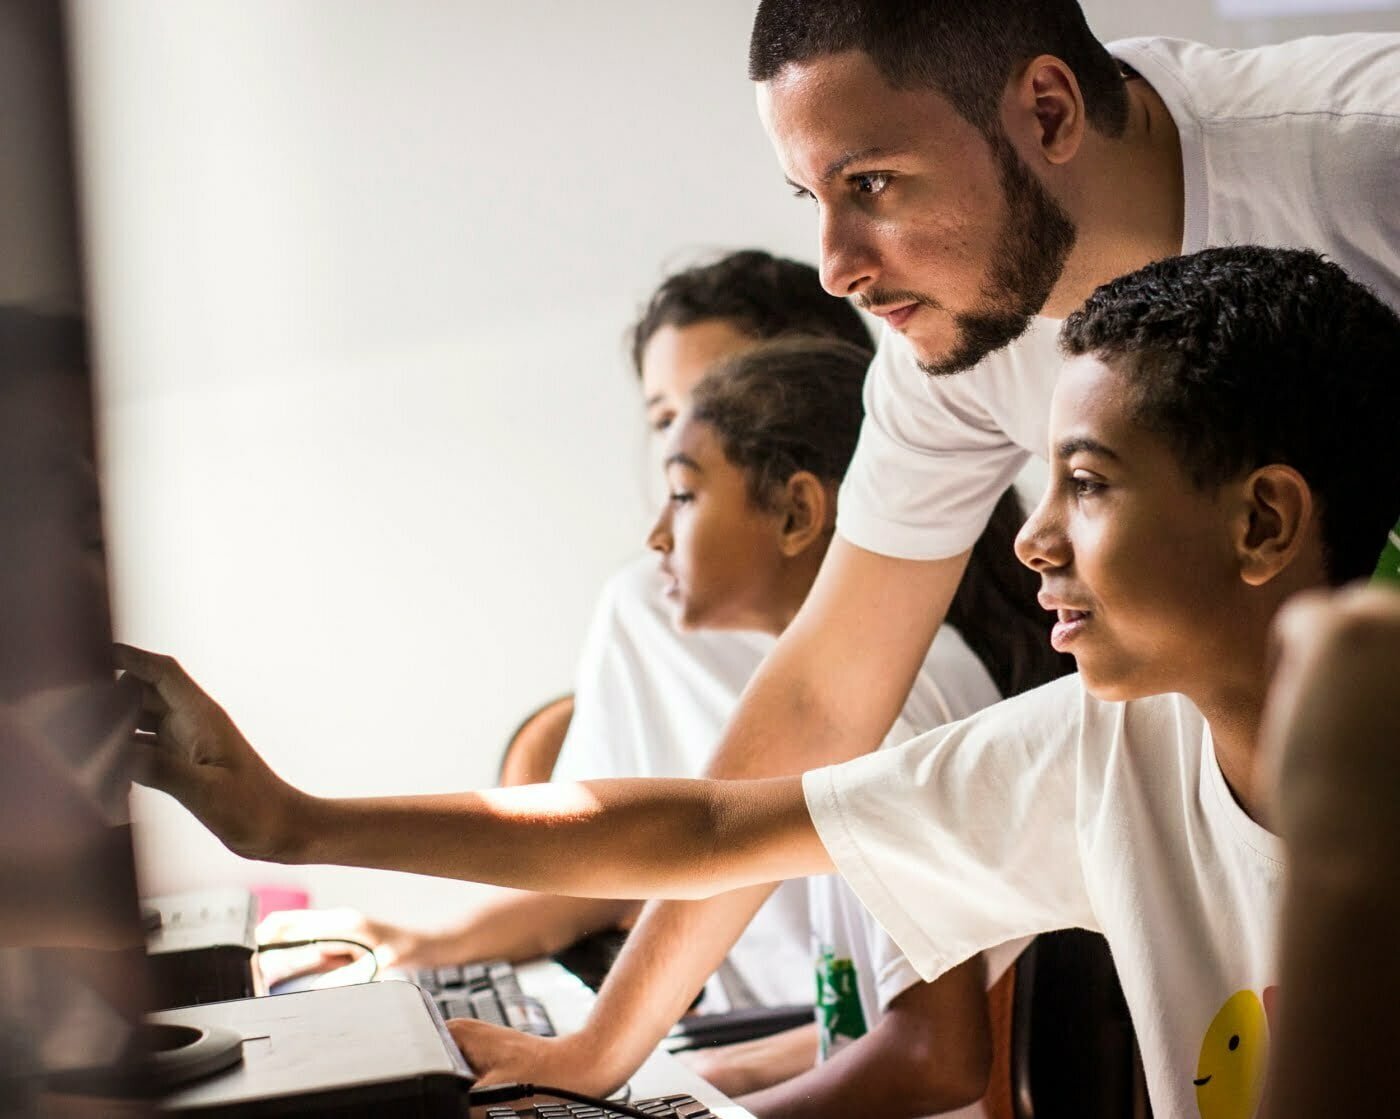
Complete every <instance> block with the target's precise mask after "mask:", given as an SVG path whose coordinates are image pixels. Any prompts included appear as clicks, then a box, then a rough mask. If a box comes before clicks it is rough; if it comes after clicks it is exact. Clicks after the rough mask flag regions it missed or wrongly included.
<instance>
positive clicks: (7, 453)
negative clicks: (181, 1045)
mask: <svg viewBox="0 0 1400 1119" xmlns="http://www.w3.org/2000/svg"><path fill="white" fill-rule="evenodd" d="M68 90H69V81H68V67H67V55H66V42H65V26H64V16H63V8H62V5H61V4H60V3H58V2H56V0H0V104H4V105H5V112H4V114H0V631H2V632H3V634H4V636H3V639H0V1113H3V1114H6V1115H10V1114H15V1115H28V1114H40V1113H53V1112H56V1111H62V1112H64V1113H76V1114H106V1115H116V1114H119V1115H137V1114H142V1113H143V1112H144V1111H146V1110H148V1109H149V1108H148V1106H147V1105H146V1104H144V1103H143V1102H142V1095H143V1092H142V1088H143V1086H142V1084H141V1082H140V1080H141V1078H140V1075H139V1074H138V1069H140V1068H144V1067H145V1066H146V1062H145V1061H143V1060H142V1059H141V1054H140V1052H139V1049H140V1045H139V1042H138V1038H139V1037H140V1034H139V1032H138V1030H137V1025H138V1023H139V1022H140V1020H141V1016H142V1014H143V1013H144V1012H145V1010H146V1009H147V1005H148V999H147V996H146V991H147V986H146V976H145V967H144V963H145V958H144V952H143V947H142V946H143V931H142V925H141V918H140V910H139V906H138V902H137V893H136V876H135V869H134V863H133V858H132V846H131V833H130V826H129V821H128V818H127V793H128V789H129V779H130V774H129V772H128V768H127V758H128V748H127V739H128V736H129V731H130V727H131V720H132V717H133V714H134V712H133V702H132V696H131V694H129V693H127V692H125V691H124V690H123V689H121V688H120V687H119V686H118V685H117V683H116V682H115V678H114V674H113V671H112V662H111V648H110V634H111V627H110V620H109V613H108V595H107V584H106V573H105V563H104V556H103V546H102V518H101V501H100V495H99V487H98V482H97V470H96V461H97V460H96V453H95V446H94V434H93V421H92V401H91V365H92V363H91V361H90V358H89V347H88V341H87V336H86V317H85V311H84V305H85V300H84V294H83V283H82V266H81V253H80V237H79V232H78V231H79V221H78V216H77V215H78V209H77V205H76V191H75V186H74V183H75V174H74V168H73V159H72V154H71V153H72V128H71V124H70V112H69V92H68ZM59 1097H63V1100H62V1101H60V1099H59ZM104 1097H105V1099H104Z"/></svg>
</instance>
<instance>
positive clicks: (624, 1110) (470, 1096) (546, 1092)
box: [467, 1084, 657, 1119]
mask: <svg viewBox="0 0 1400 1119" xmlns="http://www.w3.org/2000/svg"><path fill="white" fill-rule="evenodd" d="M529 1096H553V1097H554V1098H555V1099H557V1100H568V1101H570V1102H571V1103H581V1104H586V1105H587V1106H589V1107H597V1108H601V1109H602V1110H603V1111H604V1112H605V1113H608V1114H611V1115H626V1116H630V1117H632V1119H657V1117H656V1114H655V1112H652V1113H650V1114H648V1113H647V1112H645V1111H638V1110H637V1109H636V1108H635V1107H631V1106H629V1105H627V1104H625V1103H617V1102H615V1101H613V1100H602V1099H599V1098H598V1097H597V1096H585V1095H584V1094H583V1093H582V1092H571V1091H569V1089H567V1088H551V1087H550V1086H549V1085H547V1084H495V1085H492V1086H491V1087H489V1088H472V1089H470V1090H469V1091H468V1092H467V1102H468V1103H470V1104H471V1105H472V1106H473V1107H485V1106H487V1105H488V1104H493V1103H513V1102H515V1101H516V1100H523V1099H525V1098H527V1097H529Z"/></svg>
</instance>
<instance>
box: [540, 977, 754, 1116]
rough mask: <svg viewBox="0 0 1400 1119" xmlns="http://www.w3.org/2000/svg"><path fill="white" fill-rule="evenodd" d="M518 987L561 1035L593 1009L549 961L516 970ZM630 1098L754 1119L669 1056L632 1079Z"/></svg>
mask: <svg viewBox="0 0 1400 1119" xmlns="http://www.w3.org/2000/svg"><path fill="white" fill-rule="evenodd" d="M516 972H517V974H518V975H519V976H520V986H521V988H522V989H523V990H524V991H525V993H526V994H528V995H533V996H534V997H535V998H537V999H539V1000H540V1001H541V1002H543V1003H544V1004H545V1006H546V1007H548V1009H549V1016H550V1018H551V1019H552V1020H553V1022H554V1025H555V1027H556V1028H557V1029H558V1030H559V1031H560V1032H561V1033H571V1032H573V1031H574V1030H576V1029H578V1028H579V1027H580V1026H582V1025H583V1023H584V1020H585V1019H586V1018H587V1017H588V1011H589V1009H590V1008H591V1007H592V1005H593V992H592V991H590V990H589V989H588V988H587V987H585V986H584V985H583V983H582V982H581V981H580V980H579V979H578V978H577V977H576V976H575V975H574V974H573V973H572V972H569V971H566V970H565V969H564V968H562V967H560V966H559V965H558V964H556V963H554V962H553V961H552V960H537V961H535V962H534V963H528V964H520V965H518V966H517V968H516ZM631 1083H632V1095H633V1096H634V1097H636V1098H639V1099H645V1098H646V1097H648V1096H666V1095H672V1094H674V1093H677V1092H688V1093H689V1094H690V1095H692V1096H694V1097H695V1098H696V1099H697V1100H699V1101H700V1102H701V1103H703V1104H704V1105H705V1106H706V1107H708V1108H709V1109H710V1110H711V1111H713V1112H714V1113H715V1114H716V1115H717V1116H719V1117H720V1119H753V1117H752V1116H751V1115H750V1114H749V1112H747V1111H745V1110H744V1109H743V1108H742V1107H740V1106H739V1105H738V1104H736V1103H735V1102H734V1101H733V1100H731V1099H729V1098H728V1097H727V1096H724V1095H722V1094H720V1092H719V1091H718V1090H717V1089H715V1088H714V1087H712V1086H711V1085H710V1084H709V1083H708V1082H707V1081H705V1080H702V1079H701V1078H700V1077H699V1076H697V1075H696V1074H695V1073H693V1072H691V1071H690V1069H689V1068H687V1067H686V1066H685V1065H683V1064H682V1063H681V1062H680V1061H678V1060H676V1058H675V1057H673V1056H671V1054H669V1053H667V1052H665V1051H663V1050H657V1051H656V1052H654V1053H653V1054H652V1055H651V1056H650V1057H648V1058H647V1060H646V1063H645V1064H644V1065H642V1067H641V1068H640V1069H638V1070H637V1072H636V1073H635V1074H634V1075H633V1077H632V1081H631Z"/></svg>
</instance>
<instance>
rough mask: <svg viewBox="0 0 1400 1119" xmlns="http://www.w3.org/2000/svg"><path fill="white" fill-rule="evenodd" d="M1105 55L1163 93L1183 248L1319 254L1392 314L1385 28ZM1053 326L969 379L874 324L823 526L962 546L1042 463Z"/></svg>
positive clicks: (1393, 205) (1157, 45)
mask: <svg viewBox="0 0 1400 1119" xmlns="http://www.w3.org/2000/svg"><path fill="white" fill-rule="evenodd" d="M1108 50H1109V51H1110V53H1112V54H1113V56H1114V57H1115V58H1118V59H1120V60H1121V61H1123V62H1125V63H1127V64H1128V65H1129V66H1131V67H1132V68H1133V69H1134V70H1136V71H1137V72H1138V73H1139V74H1141V75H1142V77H1143V78H1145V79H1146V80H1147V81H1148V83H1150V84H1151V86H1152V87H1153V89H1155V90H1156V91H1157V93H1158V94H1159V95H1160V96H1161V98H1162V100H1163V102H1164V103H1165V104H1166V107H1167V109H1168V111H1169V112H1170V113H1171V115H1172V118H1173V120H1174V121H1175V122H1176V125H1177V129H1178V131H1179V134H1180V137H1181V153H1182V170H1183V173H1184V179H1185V188H1186V197H1185V230H1184V235H1183V238H1182V248H1181V251H1182V252H1183V253H1191V252H1196V251H1198V250H1200V249H1203V248H1207V247H1209V246H1215V245H1245V244H1257V245H1267V246H1274V247H1291V248H1309V249H1314V250H1317V251H1319V252H1322V253H1325V254H1326V255H1327V256H1328V257H1330V258H1331V259H1332V260H1334V261H1335V262H1336V263H1337V264H1339V265H1341V266H1342V267H1343V268H1345V269H1346V270H1347V272H1349V273H1350V274H1351V275H1352V276H1353V277H1355V278H1356V279H1358V280H1361V281H1362V282H1364V283H1365V284H1367V285H1368V286H1370V287H1371V289H1372V290H1373V291H1375V293H1376V294H1377V295H1378V296H1379V297H1380V298H1381V299H1383V300H1384V301H1385V302H1387V303H1388V304H1390V305H1391V306H1392V307H1396V308H1400V191H1397V189H1396V176H1397V167H1398V165H1400V161H1398V160H1397V155H1396V153H1397V152H1400V77H1397V75H1400V35H1394V34H1355V35H1338V36H1330V37H1314V38H1307V39H1298V40H1295V41H1293V42H1288V43H1282V44H1279V45H1277V46H1269V47H1260V48H1257V49H1253V50H1217V49H1214V48H1211V47H1205V46H1201V45H1200V44H1198V43H1190V42H1186V41H1183V40H1179V39H1128V40H1123V41H1121V42H1116V43H1110V44H1109V45H1108ZM1060 325H1061V324H1060V321H1059V320H1056V319H1036V320H1034V322H1033V325H1032V327H1031V329H1030V330H1029V331H1028V332H1027V333H1026V334H1025V335H1023V336H1022V337H1021V338H1020V339H1019V340H1018V341H1016V342H1014V343H1012V344H1011V345H1010V346H1008V347H1006V348H1005V349H1003V350H1000V351H998V352H997V353H995V354H992V355H990V356H989V357H987V358H986V359H985V360H983V361H982V362H981V363H980V364H979V365H977V366H976V367H975V368H973V369H970V370H968V371H967V372H965V373H960V374H956V375H954V376H950V377H939V378H932V377H929V376H927V375H926V374H925V373H924V372H923V371H922V370H920V369H919V367H918V364H917V361H916V359H915V357H914V355H913V352H912V350H911V349H910V347H909V345H908V343H907V342H906V340H905V339H904V338H903V337H901V336H900V335H897V334H895V333H893V332H892V331H889V330H888V329H887V330H885V332H884V333H883V335H882V337H881V340H880V348H879V350H878V352H877V353H876V355H875V358H874V361H873V363H872V364H871V367H870V374H869V376H868V377H867V379H866V387H865V408H866V417H865V422H864V425H863V426H862V428H861V437H860V444H859V446H858V447H857V450H856V454H855V458H854V460H853V462H852V463H851V467H850V469H849V470H848V471H847V473H846V478H845V482H844V484H843V485H842V488H841V500H840V505H839V508H838V513H837V530H838V531H839V532H840V533H841V535H842V536H843V537H845V538H846V539H847V540H849V541H850V542H851V543H853V544H856V545H859V546H860V547H862V548H865V549H867V550H868V551H873V552H877V553H879V554H881V555H887V556H895V557H898V558H902V559H937V558H941V557H944V556H950V555H956V554H958V553H960V552H962V551H964V550H966V549H967V548H969V547H971V546H972V544H973V542H974V541H975V540H976V539H977V537H978V535H979V534H980V533H981V531H982V527H983V525H984V524H985V523H986V520H987V517H988V516H989V515H990V513H991V509H992V506H993V505H994V504H995V502H996V499H997V497H998V496H999V495H1000V494H1001V492H1002V491H1003V490H1004V489H1005V488H1006V487H1007V485H1009V484H1010V482H1011V480H1012V479H1013V478H1015V477H1016V475H1017V473H1018V471H1019V470H1020V468H1021V466H1022V465H1023V464H1024V462H1025V460H1026V458H1027V456H1028V455H1032V454H1033V455H1037V456H1039V457H1040V458H1042V459H1043V458H1044V457H1045V455H1046V453H1047V448H1046V443H1047V440H1048V420H1049V415H1050V397H1051V394H1052V392H1053V390H1054V387H1055V380H1056V378H1057V376H1058V374H1059V366H1060V357H1059V351H1058V349H1057V347H1056V335H1057V333H1058V331H1059V328H1060Z"/></svg>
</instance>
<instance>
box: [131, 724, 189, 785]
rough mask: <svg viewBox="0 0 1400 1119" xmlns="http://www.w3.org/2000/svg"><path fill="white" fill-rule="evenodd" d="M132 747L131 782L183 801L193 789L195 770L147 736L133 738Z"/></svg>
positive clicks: (154, 739) (139, 735) (141, 735)
mask: <svg viewBox="0 0 1400 1119" xmlns="http://www.w3.org/2000/svg"><path fill="white" fill-rule="evenodd" d="M132 744H133V754H134V756H135V765H134V767H133V768H134V770H135V772H134V773H133V774H132V778H133V780H135V781H136V782H137V783H139V784H142V785H146V786H147V787H149V788H152V789H157V790H159V791H160V792H162V793H169V794H170V795H171V796H173V797H175V799H177V800H180V801H183V800H184V799H185V796H186V794H188V793H189V791H190V790H191V788H192V787H193V785H194V776H195V769H196V767H195V766H191V765H190V764H189V763H188V762H187V761H185V760H184V759H183V758H181V757H179V756H178V755H176V754H175V753H173V752H171V751H170V750H167V749H165V748H164V747H162V746H161V745H160V744H159V740H158V739H156V738H153V737H151V736H150V735H145V734H138V735H134V736H133V737H132Z"/></svg>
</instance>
